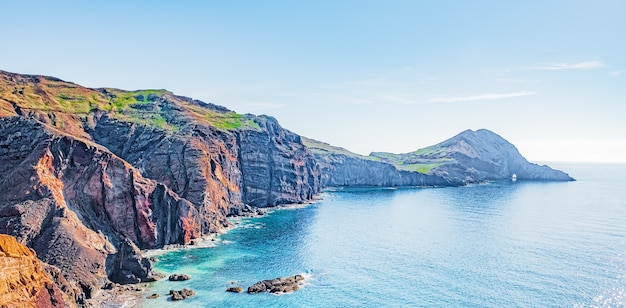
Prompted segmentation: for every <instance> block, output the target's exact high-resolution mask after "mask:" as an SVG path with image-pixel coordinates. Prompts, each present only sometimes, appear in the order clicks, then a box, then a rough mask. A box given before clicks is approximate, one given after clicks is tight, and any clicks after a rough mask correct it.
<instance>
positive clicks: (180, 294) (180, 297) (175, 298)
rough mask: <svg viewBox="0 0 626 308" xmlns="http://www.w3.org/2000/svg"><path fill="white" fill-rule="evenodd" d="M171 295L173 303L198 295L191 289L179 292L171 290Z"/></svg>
mask: <svg viewBox="0 0 626 308" xmlns="http://www.w3.org/2000/svg"><path fill="white" fill-rule="evenodd" d="M170 295H172V300H173V301H180V300H183V299H186V298H188V297H191V296H194V295H196V292H194V291H193V290H191V289H187V288H184V289H182V290H179V291H175V290H170Z"/></svg>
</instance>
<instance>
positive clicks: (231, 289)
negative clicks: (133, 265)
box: [226, 286, 243, 293]
mask: <svg viewBox="0 0 626 308" xmlns="http://www.w3.org/2000/svg"><path fill="white" fill-rule="evenodd" d="M226 291H228V292H233V293H241V292H243V288H242V287H240V286H235V287H229V288H228V289H226Z"/></svg>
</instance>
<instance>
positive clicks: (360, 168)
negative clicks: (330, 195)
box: [303, 138, 462, 187]
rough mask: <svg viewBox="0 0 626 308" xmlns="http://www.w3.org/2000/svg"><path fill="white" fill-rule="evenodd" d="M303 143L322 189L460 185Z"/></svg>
mask: <svg viewBox="0 0 626 308" xmlns="http://www.w3.org/2000/svg"><path fill="white" fill-rule="evenodd" d="M303 140H304V144H305V145H306V146H307V147H308V148H309V149H310V150H311V152H312V153H313V154H314V155H315V159H316V161H317V163H318V165H319V167H320V170H321V177H320V183H321V186H322V187H337V186H363V187H394V186H420V187H430V186H455V185H461V184H462V182H461V181H459V180H457V179H453V178H449V179H446V178H443V177H440V176H436V175H428V174H423V173H419V172H410V171H406V170H399V169H398V168H397V167H396V166H395V165H393V164H391V163H388V162H384V161H382V160H381V159H379V158H376V157H370V156H362V155H358V154H355V153H352V152H349V151H347V150H345V149H343V148H339V147H334V146H331V145H329V144H327V143H323V142H320V141H316V140H312V139H308V138H303Z"/></svg>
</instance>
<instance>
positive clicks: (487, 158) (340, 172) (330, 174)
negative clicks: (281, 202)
mask: <svg viewBox="0 0 626 308" xmlns="http://www.w3.org/2000/svg"><path fill="white" fill-rule="evenodd" d="M303 139H304V143H305V144H306V145H307V146H308V147H309V148H310V149H311V151H312V152H313V153H314V155H315V158H316V160H317V161H318V163H319V165H320V168H321V171H322V172H321V173H322V177H321V183H322V186H458V185H465V184H469V183H479V182H483V181H490V180H502V179H511V178H512V176H513V175H514V174H515V176H516V178H517V179H518V180H543V181H572V180H574V179H573V178H571V177H570V176H569V175H567V174H566V173H564V172H562V171H558V170H554V169H552V168H550V167H548V166H539V165H536V164H532V163H529V162H528V161H527V160H526V159H525V158H524V157H523V156H522V155H521V154H520V153H519V151H518V150H517V149H516V148H515V146H513V145H512V144H511V143H509V142H508V141H506V140H505V139H504V138H502V137H500V136H499V135H497V134H495V133H493V132H491V131H489V130H486V129H481V130H478V131H471V130H467V131H464V132H462V133H460V134H459V135H457V136H454V137H452V138H450V139H448V140H446V141H444V142H442V143H439V144H437V145H434V146H430V147H427V148H423V149H419V150H417V151H414V152H411V153H406V154H393V153H385V152H374V153H371V154H370V155H369V156H363V155H358V154H355V153H352V152H349V151H347V150H345V149H343V148H339V147H334V146H331V145H329V144H326V143H323V142H320V141H316V140H312V139H306V138H303Z"/></svg>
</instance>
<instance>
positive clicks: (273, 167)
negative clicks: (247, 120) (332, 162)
mask: <svg viewBox="0 0 626 308" xmlns="http://www.w3.org/2000/svg"><path fill="white" fill-rule="evenodd" d="M255 121H256V122H257V123H258V124H259V126H260V127H261V128H262V129H261V130H260V131H255V130H246V131H241V132H239V133H238V141H239V161H240V164H241V171H242V174H243V179H242V189H243V202H244V203H247V204H250V205H253V206H257V207H269V206H275V205H279V204H288V203H301V202H303V201H306V200H310V199H311V198H312V197H313V196H314V195H315V194H317V193H319V192H320V189H321V186H320V169H319V166H318V165H317V163H316V161H315V159H314V157H313V155H312V154H311V153H310V152H309V151H308V149H307V148H306V147H305V146H304V145H303V144H302V141H301V139H300V136H298V135H296V134H294V133H292V132H290V131H288V130H286V129H283V128H282V127H280V125H278V122H277V121H276V119H274V118H271V117H267V116H263V117H258V118H257V119H256V120H255Z"/></svg>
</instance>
